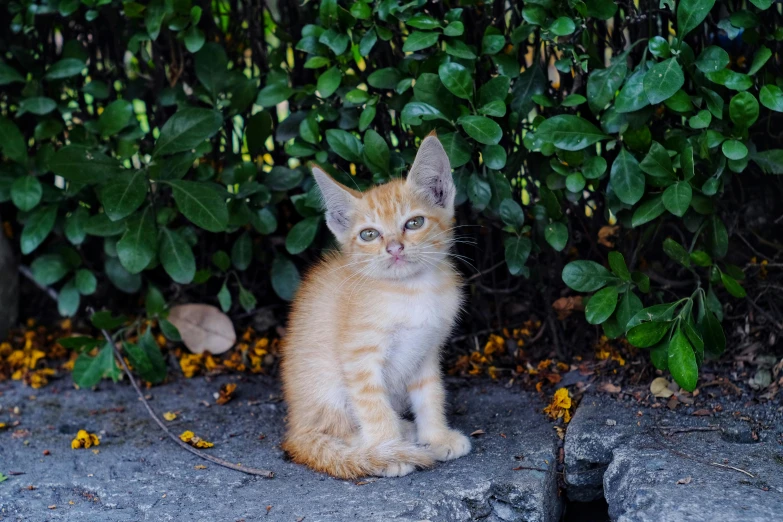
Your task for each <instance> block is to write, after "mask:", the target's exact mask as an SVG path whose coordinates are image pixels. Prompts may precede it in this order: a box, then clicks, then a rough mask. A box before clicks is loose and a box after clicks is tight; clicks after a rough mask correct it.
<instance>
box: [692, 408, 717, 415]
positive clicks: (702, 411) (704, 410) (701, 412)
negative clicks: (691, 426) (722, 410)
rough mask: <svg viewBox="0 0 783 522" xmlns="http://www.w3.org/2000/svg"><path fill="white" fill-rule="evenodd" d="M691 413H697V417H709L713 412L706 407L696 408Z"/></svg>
mask: <svg viewBox="0 0 783 522" xmlns="http://www.w3.org/2000/svg"><path fill="white" fill-rule="evenodd" d="M691 415H695V416H697V417H708V416H710V415H712V412H711V411H710V410H708V409H706V408H705V409H701V410H696V411H694V412H693V413H692V414H691Z"/></svg>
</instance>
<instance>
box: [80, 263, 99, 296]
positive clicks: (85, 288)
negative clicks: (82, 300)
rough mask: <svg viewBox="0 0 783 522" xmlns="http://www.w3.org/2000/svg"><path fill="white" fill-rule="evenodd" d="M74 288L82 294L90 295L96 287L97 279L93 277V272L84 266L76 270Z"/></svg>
mask: <svg viewBox="0 0 783 522" xmlns="http://www.w3.org/2000/svg"><path fill="white" fill-rule="evenodd" d="M74 281H75V282H76V289H77V290H79V293H80V294H82V295H92V294H94V293H95V290H97V288H98V280H97V279H96V278H95V274H93V273H92V272H91V271H89V270H87V269H86V268H82V269H80V270H77V271H76V277H75V278H74Z"/></svg>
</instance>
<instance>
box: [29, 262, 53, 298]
mask: <svg viewBox="0 0 783 522" xmlns="http://www.w3.org/2000/svg"><path fill="white" fill-rule="evenodd" d="M19 273H20V274H22V275H23V276H25V277H26V278H27V279H29V280H30V281H32V283H33V284H34V285H35V286H37V287H38V288H40V289H41V290H42V291H44V292H46V294H47V295H48V296H49V297H51V298H52V299H54V300H55V301H57V299H58V297H59V296H58V295H57V290H55V289H54V288H51V287H48V286H46V285H42V284H41V283H39V282H38V281H36V280H35V276H33V272H32V270H30V269H29V268H28V267H26V266H24V265H19Z"/></svg>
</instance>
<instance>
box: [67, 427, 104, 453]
mask: <svg viewBox="0 0 783 522" xmlns="http://www.w3.org/2000/svg"><path fill="white" fill-rule="evenodd" d="M100 444H101V439H99V438H98V436H97V435H95V434H94V433H88V432H87V430H79V432H78V433H77V434H76V438H75V439H73V440H72V441H71V449H81V448H90V447H92V446H100Z"/></svg>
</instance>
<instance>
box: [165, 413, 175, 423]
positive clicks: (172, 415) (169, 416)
mask: <svg viewBox="0 0 783 522" xmlns="http://www.w3.org/2000/svg"><path fill="white" fill-rule="evenodd" d="M163 418H164V419H166V420H167V421H173V420H174V419H176V418H177V414H176V413H174V412H171V411H167V412H166V413H164V414H163Z"/></svg>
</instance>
